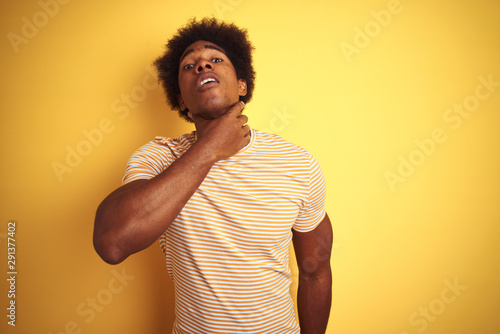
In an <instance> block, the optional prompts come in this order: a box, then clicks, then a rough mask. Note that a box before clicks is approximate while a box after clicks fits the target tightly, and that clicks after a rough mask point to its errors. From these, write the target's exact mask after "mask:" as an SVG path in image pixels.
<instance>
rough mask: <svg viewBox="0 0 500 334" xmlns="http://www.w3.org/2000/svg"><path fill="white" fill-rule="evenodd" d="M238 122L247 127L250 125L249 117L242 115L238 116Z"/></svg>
mask: <svg viewBox="0 0 500 334" xmlns="http://www.w3.org/2000/svg"><path fill="white" fill-rule="evenodd" d="M238 121H240V123H241V124H242V125H245V124H247V123H248V116H247V115H240V116H238Z"/></svg>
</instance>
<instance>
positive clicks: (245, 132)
mask: <svg viewBox="0 0 500 334" xmlns="http://www.w3.org/2000/svg"><path fill="white" fill-rule="evenodd" d="M242 129H243V137H248V136H250V127H249V126H248V125H247V124H245V125H243V127H242Z"/></svg>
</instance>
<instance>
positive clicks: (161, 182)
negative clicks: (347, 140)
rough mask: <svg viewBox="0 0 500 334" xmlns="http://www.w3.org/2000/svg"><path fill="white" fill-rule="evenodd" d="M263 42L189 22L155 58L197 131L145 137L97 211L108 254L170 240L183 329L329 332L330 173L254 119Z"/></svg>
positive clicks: (224, 27) (215, 24)
mask: <svg viewBox="0 0 500 334" xmlns="http://www.w3.org/2000/svg"><path fill="white" fill-rule="evenodd" d="M252 50H253V47H252V45H251V43H250V42H249V41H248V38H247V33H246V31H245V30H242V29H239V28H238V27H236V26H235V25H233V24H226V23H223V22H219V21H217V20H216V19H203V20H201V21H196V20H192V21H191V22H189V24H188V25H187V26H186V27H184V28H181V29H179V31H178V33H177V35H175V36H174V37H173V38H172V39H171V40H170V41H169V43H168V44H167V51H166V52H165V54H164V55H163V56H162V57H161V58H159V59H158V60H157V61H156V62H155V64H156V66H157V68H158V71H159V74H160V80H161V81H162V84H163V87H164V88H165V91H166V95H167V100H168V101H169V103H170V104H171V105H172V106H173V108H174V109H177V110H178V111H179V112H180V115H181V116H182V117H184V118H185V119H186V120H188V121H191V122H194V125H195V127H196V131H193V132H192V133H190V134H185V135H183V136H181V137H178V138H165V137H157V138H156V140H154V141H151V142H149V143H147V144H145V145H144V146H142V147H141V148H140V149H139V150H137V151H136V152H135V153H134V154H133V155H132V157H131V158H130V160H129V162H128V165H127V169H126V172H125V176H124V180H123V183H124V185H123V186H121V187H120V188H118V189H117V190H115V191H114V192H112V193H111V194H110V195H109V196H108V197H107V198H106V199H105V200H104V201H103V202H102V203H101V205H100V206H99V208H98V210H97V214H96V220H95V229H94V246H95V249H96V251H97V252H98V253H99V255H100V256H101V257H102V258H103V259H104V260H105V261H106V262H108V263H111V264H116V263H119V262H121V261H123V260H124V259H125V258H127V257H128V256H129V255H131V254H133V253H136V252H138V251H140V250H142V249H144V248H146V247H148V246H149V245H151V244H152V243H153V242H155V241H156V240H157V239H158V238H159V239H160V245H161V248H162V250H163V251H164V253H165V255H166V261H167V268H168V271H169V273H170V275H171V277H172V279H173V280H174V284H175V293H176V320H175V323H174V329H173V333H197V334H200V333H286V334H289V333H304V334H307V333H324V332H325V330H326V326H327V323H328V317H329V311H330V302H331V270H330V253H331V245H332V229H331V224H330V220H329V218H328V216H327V214H326V212H325V206H324V199H325V185H324V179H323V176H322V172H321V169H320V167H319V165H318V163H317V162H316V160H315V159H314V158H313V157H312V156H311V155H310V154H309V153H308V152H307V151H306V150H304V149H302V148H301V147H298V146H296V145H293V144H291V143H289V142H287V141H285V140H283V139H282V138H280V137H278V136H276V135H271V134H266V133H263V132H261V131H258V130H255V129H250V127H249V126H248V125H247V122H248V117H247V116H245V115H243V114H242V111H243V108H244V106H245V102H248V101H249V100H250V98H251V96H252V93H253V87H254V79H255V73H254V71H253V67H252V57H251V51H252ZM292 239H293V244H294V248H295V253H296V258H297V263H298V267H299V287H298V296H297V301H298V311H299V322H300V327H299V324H297V321H296V320H295V314H294V310H293V301H292V298H291V296H290V293H289V287H290V283H291V273H290V268H289V265H288V249H289V246H290V242H291V240H292Z"/></svg>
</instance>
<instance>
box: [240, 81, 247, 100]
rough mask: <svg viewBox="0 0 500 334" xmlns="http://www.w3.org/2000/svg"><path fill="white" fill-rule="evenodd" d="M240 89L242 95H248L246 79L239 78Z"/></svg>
mask: <svg viewBox="0 0 500 334" xmlns="http://www.w3.org/2000/svg"><path fill="white" fill-rule="evenodd" d="M238 91H239V93H240V96H245V95H247V82H246V80H244V79H238Z"/></svg>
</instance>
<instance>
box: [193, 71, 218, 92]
mask: <svg viewBox="0 0 500 334" xmlns="http://www.w3.org/2000/svg"><path fill="white" fill-rule="evenodd" d="M218 83H219V79H218V78H217V76H216V75H215V74H213V73H207V74H203V75H202V76H200V77H199V78H198V89H199V90H203V89H206V88H209V87H210V86H212V85H215V84H218Z"/></svg>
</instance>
